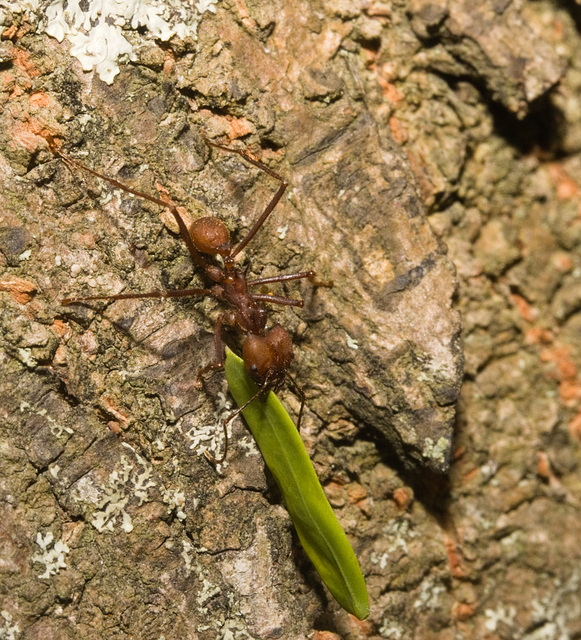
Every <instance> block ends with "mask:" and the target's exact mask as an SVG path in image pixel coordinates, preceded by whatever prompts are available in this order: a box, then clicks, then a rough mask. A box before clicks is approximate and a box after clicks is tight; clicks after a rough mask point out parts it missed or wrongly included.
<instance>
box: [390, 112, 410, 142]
mask: <svg viewBox="0 0 581 640" xmlns="http://www.w3.org/2000/svg"><path fill="white" fill-rule="evenodd" d="M389 127H390V129H391V135H392V136H393V139H394V140H395V141H396V142H397V143H398V144H403V143H404V142H406V140H407V139H408V132H407V129H406V128H405V126H404V124H403V123H402V121H401V120H400V119H399V118H396V117H395V116H392V117H391V118H390V119H389Z"/></svg>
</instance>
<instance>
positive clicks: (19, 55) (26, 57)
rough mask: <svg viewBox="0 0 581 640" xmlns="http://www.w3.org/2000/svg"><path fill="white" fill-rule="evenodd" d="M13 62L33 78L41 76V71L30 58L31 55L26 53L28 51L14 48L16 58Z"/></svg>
mask: <svg viewBox="0 0 581 640" xmlns="http://www.w3.org/2000/svg"><path fill="white" fill-rule="evenodd" d="M12 62H13V63H14V65H16V66H17V67H18V68H19V69H21V70H22V71H24V72H25V73H26V74H27V75H28V76H29V77H31V78H36V77H37V76H39V75H40V70H39V69H38V67H37V66H36V65H35V64H34V62H33V60H32V58H31V57H30V53H29V52H28V51H26V49H21V48H20V47H14V58H13V60H12Z"/></svg>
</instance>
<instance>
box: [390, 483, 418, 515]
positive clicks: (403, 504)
mask: <svg viewBox="0 0 581 640" xmlns="http://www.w3.org/2000/svg"><path fill="white" fill-rule="evenodd" d="M393 499H394V501H395V503H396V504H397V506H398V507H399V508H400V509H402V510H405V509H407V508H408V507H409V506H410V504H411V503H412V500H413V499H414V494H413V492H412V490H411V489H410V488H409V487H398V488H397V489H396V490H395V491H394V492H393Z"/></svg>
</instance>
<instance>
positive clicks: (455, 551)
mask: <svg viewBox="0 0 581 640" xmlns="http://www.w3.org/2000/svg"><path fill="white" fill-rule="evenodd" d="M444 544H445V545H446V551H447V553H448V562H449V563H450V573H451V574H452V575H453V576H454V577H455V578H467V577H468V571H467V570H466V568H465V567H464V559H463V558H462V552H461V550H460V548H459V546H458V544H457V543H456V541H455V540H453V539H452V538H450V537H446V539H445V541H444Z"/></svg>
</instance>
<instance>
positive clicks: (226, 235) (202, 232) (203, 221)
mask: <svg viewBox="0 0 581 640" xmlns="http://www.w3.org/2000/svg"><path fill="white" fill-rule="evenodd" d="M190 235H191V237H192V240H193V242H194V245H195V247H196V249H197V250H198V251H199V252H200V253H206V254H210V255H216V254H219V255H222V256H227V255H229V254H230V251H231V250H232V246H231V244H230V230H229V229H228V227H227V226H226V225H225V224H224V223H223V222H222V220H219V219H218V218H215V217H214V216H205V217H204V218H198V219H197V220H194V222H193V223H192V225H191V226H190Z"/></svg>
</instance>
